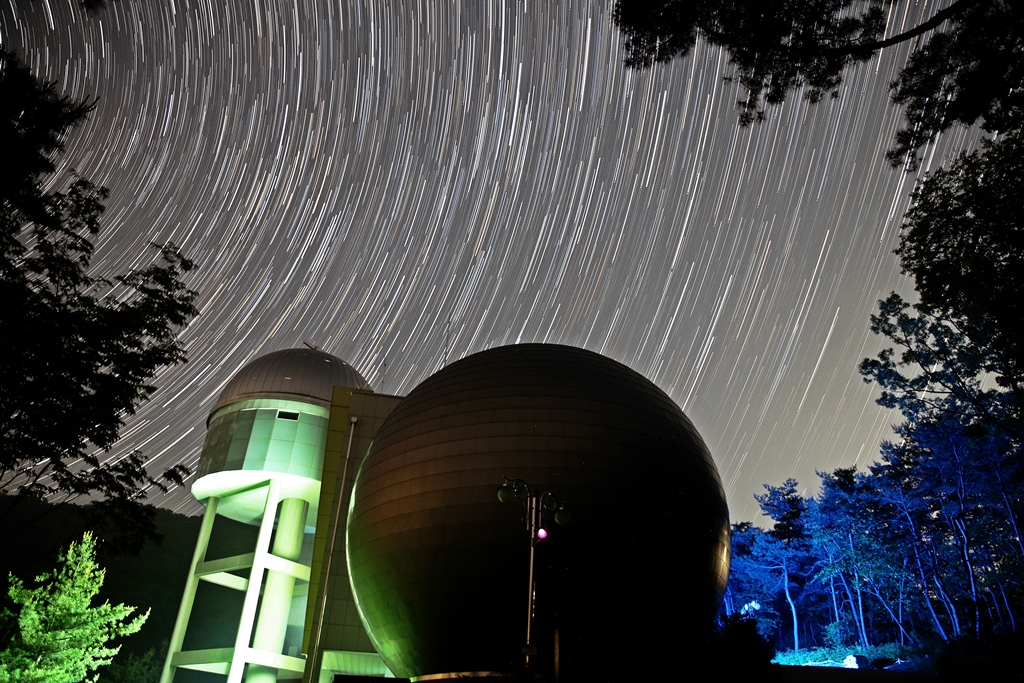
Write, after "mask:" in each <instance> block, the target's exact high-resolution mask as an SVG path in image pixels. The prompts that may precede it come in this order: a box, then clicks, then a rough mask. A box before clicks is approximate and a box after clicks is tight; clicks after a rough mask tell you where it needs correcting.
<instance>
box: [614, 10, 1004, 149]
mask: <svg viewBox="0 0 1024 683" xmlns="http://www.w3.org/2000/svg"><path fill="white" fill-rule="evenodd" d="M904 5H905V1H904V0H900V1H897V0H866V1H860V0H617V1H616V4H615V11H614V18H615V22H616V24H617V25H618V26H619V28H620V29H621V31H622V33H623V35H624V37H625V49H626V64H627V65H628V66H632V67H637V68H644V67H648V66H650V65H651V64H653V63H655V62H666V61H669V60H671V59H673V58H675V57H677V56H683V55H686V54H688V53H689V51H690V50H691V49H692V47H693V45H694V44H695V42H696V40H697V38H698V36H701V37H703V39H705V40H707V41H708V42H709V43H710V44H712V45H717V46H721V47H723V48H725V49H726V50H727V51H728V53H729V57H730V61H731V63H732V64H733V66H734V67H735V68H736V78H737V79H738V80H739V82H740V84H741V86H742V87H743V89H744V91H745V93H746V95H745V98H744V99H742V100H740V102H739V103H738V104H739V107H740V123H741V124H742V125H749V124H750V123H752V122H753V121H755V120H760V119H762V118H763V117H764V110H765V107H766V106H767V105H772V104H778V103H781V102H782V101H784V100H785V99H786V97H788V96H789V94H790V93H791V92H792V91H794V90H796V89H798V88H803V89H804V93H805V97H806V98H807V99H808V100H810V101H812V102H817V101H819V100H820V99H821V98H822V97H824V96H825V95H831V96H835V94H836V92H837V89H838V87H839V85H840V83H841V82H842V79H843V70H844V69H845V68H846V67H847V66H849V65H850V64H854V63H856V62H863V61H866V60H868V59H870V58H871V57H872V56H873V55H875V54H876V53H877V52H878V51H879V50H880V49H882V48H884V47H888V46H891V45H897V44H899V43H903V42H907V41H914V42H913V44H914V50H913V53H912V56H911V59H910V61H909V62H908V64H907V66H906V68H905V69H904V70H903V71H902V72H901V74H900V76H899V77H898V78H897V80H896V81H895V82H894V83H893V84H892V90H893V100H894V101H895V102H896V103H898V104H902V105H903V106H904V116H905V120H906V123H905V125H904V127H903V129H902V130H900V131H899V132H898V133H897V135H896V145H895V147H894V148H893V149H892V150H891V151H890V152H889V154H888V157H889V159H890V161H891V162H892V163H893V164H894V165H899V164H902V163H905V162H908V163H909V164H910V165H911V166H914V165H915V164H916V154H917V151H918V150H919V149H920V148H921V146H922V145H923V144H924V143H925V142H927V141H928V140H932V139H934V138H935V136H936V135H938V134H939V133H940V132H942V131H944V130H946V129H947V128H949V127H950V126H951V125H952V124H953V123H955V122H960V123H964V124H971V123H974V122H975V121H978V120H981V121H982V125H983V126H984V127H985V128H986V130H989V131H996V130H1005V129H1007V128H1008V127H1010V124H1011V122H1012V123H1013V125H1019V121H1020V114H1021V108H1022V103H1024V89H1022V86H1024V60H1022V59H1021V47H1022V44H1024V3H1020V2H1016V1H1015V0H956V1H955V2H953V3H952V4H950V5H948V6H947V7H945V8H944V9H941V10H938V11H936V12H934V13H933V14H931V15H930V16H929V17H928V18H927V19H925V20H924V21H923V22H922V23H921V24H919V25H918V26H915V27H913V28H911V29H909V30H907V31H904V32H902V33H900V34H898V35H893V36H890V37H888V38H883V35H884V32H885V28H886V24H887V20H888V18H889V16H890V14H901V13H902V12H903V11H904ZM929 32H931V35H930V37H929V38H927V39H925V38H924V36H926V34H928V33H929Z"/></svg>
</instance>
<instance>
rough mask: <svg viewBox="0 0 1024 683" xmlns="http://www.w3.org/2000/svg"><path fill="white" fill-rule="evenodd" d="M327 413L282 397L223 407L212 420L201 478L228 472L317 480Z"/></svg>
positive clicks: (201, 467)
mask: <svg viewBox="0 0 1024 683" xmlns="http://www.w3.org/2000/svg"><path fill="white" fill-rule="evenodd" d="M329 412H330V411H329V410H328V409H327V408H321V407H319V406H315V405H310V404H308V403H299V402H297V401H285V400H281V399H251V400H248V401H239V402H238V403H232V404H230V405H227V406H224V407H223V408H221V409H220V410H218V411H217V412H215V413H214V414H213V415H211V416H210V422H209V431H208V432H207V435H206V445H205V446H204V448H203V458H202V460H201V461H200V465H199V478H202V477H204V476H206V475H207V474H211V473H213V472H222V471H226V470H259V471H264V472H282V473H287V474H294V475H297V476H300V477H306V478H308V479H314V480H319V479H320V476H321V471H322V470H323V458H324V448H325V446H326V445H327V422H328V415H329Z"/></svg>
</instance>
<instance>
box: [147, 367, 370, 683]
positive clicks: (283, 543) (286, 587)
mask: <svg viewBox="0 0 1024 683" xmlns="http://www.w3.org/2000/svg"><path fill="white" fill-rule="evenodd" d="M335 387H349V388H352V389H368V388H369V385H368V384H367V382H366V380H365V379H363V377H362V376H361V375H360V374H359V373H358V372H356V370H355V369H353V368H352V367H351V366H350V365H348V364H347V363H346V362H345V361H343V360H341V359H340V358H336V357H334V356H332V355H330V354H328V353H324V352H323V351H319V350H315V349H288V350H285V351H277V352H274V353H270V354H268V355H266V356H262V357H260V358H257V359H256V360H254V361H252V362H251V363H249V364H248V365H246V366H245V367H243V368H242V369H241V370H240V371H239V372H238V374H236V375H235V377H234V378H233V379H232V380H231V381H230V382H228V384H227V385H226V386H225V387H224V390H223V391H222V392H221V394H220V397H219V398H218V400H217V403H216V404H215V405H214V408H213V410H212V411H211V413H210V417H209V419H208V420H207V436H206V443H205V444H204V446H203V451H202V455H201V456H200V462H199V471H198V473H197V474H198V476H197V478H196V481H195V483H194V484H193V485H192V494H193V495H194V496H195V497H196V498H197V499H198V500H200V501H202V502H203V503H204V504H206V506H207V510H206V515H205V517H204V519H203V525H202V528H201V530H200V534H199V540H198V541H197V543H196V552H195V556H194V558H193V563H192V564H193V566H192V571H191V572H190V575H189V578H188V581H187V583H186V586H185V593H184V595H183V597H182V604H181V608H180V609H179V612H178V620H177V622H176V624H175V628H174V633H173V636H172V639H171V642H170V647H169V651H168V656H167V662H166V664H165V665H164V671H163V676H162V678H161V683H170V682H171V680H172V679H173V676H174V671H175V669H177V668H179V667H183V668H191V669H198V670H201V671H207V672H211V673H221V674H226V675H227V677H228V679H227V680H228V683H240V681H241V680H242V677H243V674H244V676H245V680H246V681H247V683H272V682H273V681H276V680H277V679H278V674H279V672H281V673H283V674H284V675H283V677H288V678H294V677H295V675H296V674H297V673H298V674H301V672H302V670H303V667H304V665H305V662H304V660H303V659H301V658H300V657H297V656H295V655H296V654H298V648H297V644H296V642H295V641H296V640H297V639H301V637H302V627H303V619H304V616H305V601H306V594H305V590H299V591H297V590H296V581H301V582H306V583H308V581H309V578H310V567H309V566H308V565H306V564H304V563H302V562H301V561H300V554H301V551H302V547H303V538H304V534H306V533H312V532H313V531H314V529H313V526H314V525H315V520H316V519H317V506H318V504H319V501H320V485H321V477H322V472H323V465H324V463H323V459H324V452H325V447H326V444H327V436H328V421H329V418H330V411H331V398H332V393H333V391H334V388H335ZM216 515H221V516H224V517H227V518H230V519H234V520H237V521H240V522H244V523H246V524H252V525H256V526H258V527H259V534H258V536H257V541H256V547H255V548H254V551H253V552H251V553H246V554H243V555H238V556H234V557H227V558H221V559H217V560H212V561H206V551H207V547H208V545H209V541H210V533H211V531H212V528H213V522H214V518H215V516H216ZM246 570H248V578H245V576H244V572H245V571H246ZM200 580H205V581H209V582H211V583H215V584H219V585H221V586H226V587H228V588H234V589H236V590H240V591H243V592H244V594H245V597H244V601H243V606H242V613H241V617H240V620H239V624H238V631H237V635H236V638H235V644H234V647H233V648H211V649H202V650H191V651H182V645H183V643H184V638H185V632H186V629H187V627H188V623H189V619H190V617H191V614H192V607H193V603H194V601H195V595H196V588H197V586H198V583H199V581H200ZM284 672H287V673H284Z"/></svg>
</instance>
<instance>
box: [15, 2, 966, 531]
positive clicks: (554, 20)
mask: <svg viewBox="0 0 1024 683" xmlns="http://www.w3.org/2000/svg"><path fill="white" fill-rule="evenodd" d="M920 7H921V6H920V5H911V7H910V9H909V13H908V14H906V15H904V14H903V13H902V12H903V9H905V5H901V8H900V9H899V12H897V13H894V14H893V15H892V16H891V17H890V22H889V27H888V30H887V35H891V34H893V33H895V32H898V31H900V30H903V29H904V28H905V27H907V26H910V25H913V24H914V23H915V19H916V13H917V12H918V11H921V10H920ZM933 11H934V9H933V8H929V9H928V10H927V12H928V14H929V15H930V13H931V12H933ZM0 38H2V40H3V43H4V45H5V46H6V47H8V48H12V49H14V50H16V51H18V52H19V53H20V54H21V55H22V58H23V59H24V61H25V62H26V63H28V64H29V65H30V66H31V67H32V68H33V69H34V70H36V72H37V73H41V74H45V76H46V78H48V79H52V80H57V81H59V83H60V86H61V87H62V88H63V89H64V91H65V92H66V93H68V94H70V95H72V96H74V97H82V96H85V95H95V96H98V97H99V104H98V106H97V108H96V111H95V112H94V113H93V115H92V117H91V119H90V120H89V122H88V123H87V124H85V125H84V126H82V127H81V128H80V129H78V130H77V131H76V132H75V133H74V134H73V136H72V137H71V139H70V140H69V141H68V144H67V147H66V154H65V155H64V157H63V159H64V168H70V167H74V168H75V169H77V170H78V171H79V172H80V173H81V174H82V175H84V176H85V177H87V178H89V179H91V180H93V181H94V182H96V183H99V184H103V185H106V186H108V187H109V188H110V190H111V197H110V200H109V201H108V204H107V212H106V214H105V216H104V221H103V225H104V228H103V232H102V233H101V234H100V236H99V238H98V239H97V241H96V243H97V247H98V248H97V255H96V257H95V259H94V261H93V265H94V266H95V269H96V272H97V273H102V274H112V273H117V272H123V271H125V270H127V269H129V268H131V267H133V266H140V265H143V264H144V263H146V262H148V260H150V259H151V258H152V252H150V251H149V250H148V249H147V245H148V244H149V243H150V242H154V241H156V242H163V241H166V240H171V241H173V242H175V243H176V244H178V245H179V246H180V247H181V248H182V250H183V252H184V253H185V254H186V255H187V256H189V257H190V258H192V259H194V260H195V261H196V262H197V263H198V264H199V269H198V271H197V272H195V273H194V274H193V275H194V276H193V277H190V280H189V285H190V286H191V287H192V288H194V289H196V290H198V292H199V298H198V307H199V308H200V310H201V311H202V314H201V315H200V317H199V318H197V319H196V320H195V321H194V322H193V323H192V324H191V325H190V326H189V327H188V328H187V330H185V331H184V333H183V336H182V338H183V339H184V341H185V344H186V347H187V350H188V356H189V363H188V364H186V365H182V366H179V367H175V368H171V369H168V370H167V371H165V372H163V373H162V374H161V375H160V376H159V377H158V378H157V380H156V383H157V385H158V386H159V387H160V389H159V390H158V391H157V392H156V393H155V394H154V395H153V397H152V399H151V400H150V401H149V402H148V403H146V404H145V405H143V406H142V407H141V409H140V410H139V412H138V414H137V415H136V416H135V417H134V418H133V419H131V420H130V422H129V424H128V426H127V427H126V428H125V430H124V432H123V438H122V441H121V442H120V444H119V445H118V446H117V447H116V448H115V449H114V450H113V451H111V457H118V456H119V455H122V454H123V453H125V452H126V451H129V450H131V449H136V448H138V449H141V450H142V451H144V452H145V453H146V454H147V455H149V456H151V457H152V458H153V459H154V461H155V463H156V464H157V465H162V466H166V465H169V464H173V463H174V462H178V461H181V460H183V461H185V462H186V463H188V464H190V465H194V464H195V462H196V460H197V458H198V456H199V450H200V448H201V446H202V442H203V438H204V435H205V419H206V416H207V414H208V412H209V410H210V408H211V407H212V405H213V402H214V400H215V398H216V396H217V394H218V393H219V392H220V390H221V388H222V386H223V385H224V383H225V382H226V381H227V380H228V379H229V378H230V377H231V376H232V375H233V374H234V373H235V372H236V371H237V370H238V369H239V368H240V367H241V366H242V365H244V364H245V363H247V362H248V361H250V360H252V359H253V358H255V357H257V356H259V355H262V354H265V353H267V352H270V351H274V350H278V349H284V348H289V347H295V346H298V345H301V344H302V342H303V341H304V340H305V341H309V342H310V343H312V344H315V345H317V346H319V347H320V348H322V349H324V350H325V351H328V352H330V353H333V354H335V355H337V356H339V357H341V358H343V359H345V360H347V361H348V362H349V363H351V364H352V365H353V366H354V367H356V368H357V369H358V370H360V372H361V373H362V374H363V375H364V376H365V377H366V378H367V379H368V380H369V382H370V383H371V385H372V386H373V387H374V389H375V390H377V391H383V392H386V393H394V394H405V393H408V392H409V391H410V390H411V389H412V388H413V387H415V386H416V385H417V384H418V383H419V382H420V381H421V380H423V379H424V378H426V377H428V376H429V375H430V374H432V373H433V372H434V371H436V370H437V369H438V368H440V367H441V366H442V364H443V363H444V362H445V348H446V337H447V336H448V330H449V320H450V321H451V322H450V340H451V341H450V350H449V352H448V356H449V359H450V360H455V359H458V358H461V357H463V356H465V355H468V354H471V353H474V352H477V351H480V350H483V349H486V348H489V347H493V346H499V345H503V344H514V343H517V342H551V343H560V344H570V345H573V346H580V347H584V348H587V349H590V350H593V351H597V352H599V353H603V354H605V355H607V356H610V357H612V358H614V359H616V360H619V361H621V362H623V363H625V364H626V365H628V366H630V367H632V368H633V369H635V370H636V371H638V372H640V373H642V374H643V375H645V376H647V377H648V378H650V379H651V380H653V381H654V382H655V383H656V384H658V385H659V386H660V387H661V388H662V389H664V390H665V391H666V392H668V394H669V395H670V396H672V397H673V398H674V399H675V400H676V402H677V403H679V405H680V406H681V407H682V408H683V410H684V411H685V412H686V413H687V415H689V416H690V418H691V419H692V420H693V421H694V423H695V424H696V426H697V427H698V429H699V430H700V431H701V433H702V434H703V436H704V439H705V441H707V443H708V445H709V447H710V448H711V452H712V454H713V455H714V457H715V460H716V462H717V463H718V468H719V471H720V472H721V474H722V479H723V481H724V483H725V486H726V491H727V494H728V498H729V507H730V511H731V516H732V519H733V520H734V521H738V520H744V519H753V518H755V517H756V516H757V505H756V503H755V502H754V500H753V497H752V494H754V493H756V492H759V491H761V490H762V489H761V485H762V484H763V483H766V482H767V483H771V484H779V483H781V482H782V481H783V480H785V479H786V478H787V477H790V476H793V477H797V478H798V479H799V480H800V481H801V483H802V484H803V485H805V486H808V487H813V486H814V485H815V484H816V482H817V477H815V475H814V472H815V470H831V469H833V468H835V467H839V466H849V465H853V464H855V463H856V464H858V465H860V466H862V467H863V466H866V465H867V464H868V463H870V462H871V461H872V460H874V459H875V458H876V456H877V452H878V445H879V443H880V442H881V440H882V439H884V438H887V437H888V436H889V435H890V434H891V430H890V425H891V424H892V423H894V422H896V421H897V419H898V415H896V414H894V413H890V412H888V411H884V410H882V409H880V408H878V407H877V406H876V405H875V404H874V397H875V395H876V393H877V392H876V391H875V390H874V389H873V388H872V387H870V386H868V385H865V384H864V383H863V382H862V381H861V378H860V376H859V375H858V374H857V363H858V362H859V361H860V359H861V358H863V357H865V356H871V355H874V354H875V353H876V352H877V350H878V349H879V348H880V340H879V339H878V338H877V337H874V336H873V335H871V333H870V331H869V330H868V324H869V322H868V316H869V315H870V313H871V312H872V311H873V310H874V308H875V304H876V301H877V300H878V299H880V298H882V297H884V296H885V295H886V294H887V293H888V292H889V291H891V290H893V289H896V290H898V291H901V292H903V293H909V292H910V291H911V290H912V287H911V286H910V283H909V282H908V281H907V279H906V278H905V277H903V276H902V275H900V273H899V267H898V264H897V262H896V258H895V256H893V254H892V250H893V248H894V247H895V245H896V243H897V241H898V237H899V227H900V223H901V219H902V215H903V213H904V211H905V209H906V207H907V204H908V201H909V194H910V191H911V190H912V189H913V185H914V183H915V182H916V180H917V178H918V176H916V175H906V174H904V173H903V172H901V171H899V170H893V169H891V168H890V167H889V166H888V165H887V163H886V162H885V160H884V152H885V150H886V149H887V148H888V146H889V145H890V144H891V141H892V138H893V133H894V131H895V130H896V128H897V127H898V126H899V124H900V119H899V112H898V111H897V110H896V109H895V108H894V107H893V106H892V105H891V104H889V102H888V94H887V85H888V83H889V82H890V81H891V80H892V79H893V78H894V77H895V75H896V73H897V71H898V69H899V67H900V66H901V65H902V63H903V61H904V60H905V56H906V50H905V49H904V50H903V51H899V50H895V49H888V50H886V51H885V52H884V53H883V54H882V55H881V56H880V57H879V58H876V59H874V60H872V61H871V62H869V63H867V64H865V65H862V66H860V67H858V68H856V69H853V70H851V71H849V72H848V74H847V81H846V85H845V86H844V87H843V88H842V90H841V91H840V92H839V96H838V98H836V99H833V100H829V101H825V102H823V103H821V104H819V105H809V104H807V103H806V102H804V101H803V100H801V99H799V98H798V97H794V98H792V101H791V102H789V103H787V104H786V105H784V106H782V107H778V108H774V109H771V110H769V112H768V117H767V121H766V122H765V123H763V124H761V125H758V126H755V127H754V128H752V129H740V128H739V127H738V126H737V112H736V109H735V102H736V100H737V99H739V97H740V93H739V92H738V90H737V87H736V86H735V85H734V84H732V83H729V82H726V81H725V80H723V79H724V77H726V76H728V75H729V74H730V73H731V72H730V68H729V66H728V63H727V60H726V58H725V57H724V55H723V54H722V53H721V52H720V51H719V50H717V49H711V48H708V47H707V46H706V45H704V44H700V43H699V44H698V46H697V48H696V49H695V50H694V52H693V53H692V54H691V56H690V57H688V58H686V59H682V60H676V61H675V62H673V63H672V64H670V65H661V66H659V67H657V68H655V69H653V70H651V71H649V72H631V71H627V70H626V69H624V68H623V67H622V65H621V62H622V56H623V52H622V47H621V39H620V37H619V34H618V32H617V30H616V29H615V28H614V26H613V25H612V23H611V0H590V1H588V2H567V1H555V0H549V1H547V2H538V1H537V0H532V1H526V0H507V1H506V2H502V1H500V0H467V1H466V2H464V3H462V4H461V5H459V6H457V5H456V4H455V3H453V2H450V1H448V0H440V1H431V0H419V1H414V0H408V1H404V0H400V1H396V2H385V1H383V0H365V1H364V0H340V1H338V2H335V3H333V4H332V3H329V2H325V1H321V0H310V1H309V2H304V1H303V0H298V1H297V2H293V1H292V0H281V1H280V2H278V1H276V0H269V1H268V0H252V1H249V2H246V1H245V0H197V1H192V2H184V1H180V0H149V1H148V2H140V1H134V0H132V1H129V0H111V1H110V3H109V6H108V7H107V8H105V9H103V10H101V11H100V12H98V13H97V14H95V15H92V16H86V15H83V13H82V12H81V11H80V10H78V9H77V7H76V6H75V5H74V4H73V3H72V2H69V1H66V0H49V1H45V0H38V1H37V2H34V3H33V2H28V1H27V0H24V1H21V0H14V2H13V3H11V4H5V5H3V6H0ZM976 140H977V135H976V134H975V133H974V132H972V131H954V132H953V133H950V134H949V135H947V136H946V137H945V138H944V139H943V140H941V141H940V144H939V145H938V146H937V147H932V148H929V149H928V150H926V152H925V157H924V164H923V165H922V166H923V170H927V169H928V168H934V167H936V166H937V165H939V164H941V163H944V161H945V160H947V159H948V158H949V156H950V155H951V154H953V153H955V152H956V151H957V150H959V149H961V148H964V147H968V146H971V145H973V144H974V143H975V142H976ZM499 483H500V482H499ZM152 499H153V500H154V501H155V502H158V503H160V504H162V505H166V506H168V507H172V508H175V509H177V510H179V511H182V512H189V513H194V512H196V511H197V510H198V509H199V505H198V504H197V503H195V502H194V501H193V500H192V499H191V496H189V495H188V493H187V492H186V491H182V490H180V489H179V490H176V491H172V492H171V493H170V494H168V495H167V496H162V495H158V496H154V497H153V498H152Z"/></svg>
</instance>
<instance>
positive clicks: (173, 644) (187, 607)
mask: <svg viewBox="0 0 1024 683" xmlns="http://www.w3.org/2000/svg"><path fill="white" fill-rule="evenodd" d="M219 501H220V498H216V497H213V498H210V499H209V500H208V501H207V503H206V514H204V515H203V524H202V526H200V527H199V538H198V539H197V540H196V550H195V552H194V553H193V554H192V565H191V567H190V568H189V570H188V578H187V579H185V592H184V594H183V595H182V596H181V605H180V606H179V607H178V618H177V619H176V620H175V622H174V631H173V632H172V633H171V640H170V642H169V643H168V644H167V659H166V660H165V661H164V668H163V671H162V672H161V674H160V683H171V681H173V680H174V667H173V666H171V660H172V659H173V657H174V655H175V654H177V653H178V652H181V646H182V644H183V643H184V642H185V630H186V629H187V628H188V620H189V618H190V617H191V616H192V605H193V604H194V603H195V599H196V589H197V588H198V586H199V577H198V576H197V575H196V568H197V567H198V566H199V563H200V562H202V561H203V560H205V559H206V550H207V548H209V546H210V534H211V533H212V532H213V520H214V519H215V518H216V517H217V503H218V502H219Z"/></svg>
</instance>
